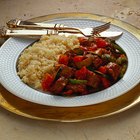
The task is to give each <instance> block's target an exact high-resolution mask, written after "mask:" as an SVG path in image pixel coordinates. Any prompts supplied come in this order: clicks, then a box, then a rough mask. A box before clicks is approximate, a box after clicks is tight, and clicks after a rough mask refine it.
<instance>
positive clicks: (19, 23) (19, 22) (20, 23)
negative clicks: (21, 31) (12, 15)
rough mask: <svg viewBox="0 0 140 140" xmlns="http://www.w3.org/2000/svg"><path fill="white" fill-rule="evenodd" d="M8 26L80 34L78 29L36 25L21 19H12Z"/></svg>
mask: <svg viewBox="0 0 140 140" xmlns="http://www.w3.org/2000/svg"><path fill="white" fill-rule="evenodd" d="M6 24H7V26H8V27H9V28H27V29H53V30H73V31H74V32H77V33H78V32H79V29H78V28H74V27H67V26H65V25H63V24H52V23H51V24H49V23H35V22H30V21H22V20H19V19H12V20H10V21H8V22H7V23H6Z"/></svg>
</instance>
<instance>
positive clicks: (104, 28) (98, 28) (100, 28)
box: [92, 22, 110, 35]
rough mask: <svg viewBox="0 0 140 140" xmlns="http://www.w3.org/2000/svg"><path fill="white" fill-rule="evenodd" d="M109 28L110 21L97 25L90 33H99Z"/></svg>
mask: <svg viewBox="0 0 140 140" xmlns="http://www.w3.org/2000/svg"><path fill="white" fill-rule="evenodd" d="M109 28H110V22H108V23H106V24H103V25H101V26H97V27H95V28H93V31H92V35H95V34H99V33H100V32H103V31H105V30H107V29H109Z"/></svg>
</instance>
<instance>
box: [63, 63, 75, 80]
mask: <svg viewBox="0 0 140 140" xmlns="http://www.w3.org/2000/svg"><path fill="white" fill-rule="evenodd" d="M74 73H75V69H74V68H71V67H68V66H66V65H63V66H62V70H61V73H60V76H63V77H65V78H71V77H72V76H73V75H74Z"/></svg>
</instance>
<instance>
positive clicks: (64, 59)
mask: <svg viewBox="0 0 140 140" xmlns="http://www.w3.org/2000/svg"><path fill="white" fill-rule="evenodd" d="M58 62H59V64H64V65H68V62H69V57H68V56H67V55H64V54H62V55H60V57H59V60H58Z"/></svg>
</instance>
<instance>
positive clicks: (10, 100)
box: [0, 13, 140, 122]
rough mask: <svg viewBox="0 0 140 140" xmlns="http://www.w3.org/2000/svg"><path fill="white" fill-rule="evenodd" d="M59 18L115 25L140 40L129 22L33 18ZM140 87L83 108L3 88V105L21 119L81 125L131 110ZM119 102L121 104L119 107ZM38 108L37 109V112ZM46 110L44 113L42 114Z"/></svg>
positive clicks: (0, 94)
mask: <svg viewBox="0 0 140 140" xmlns="http://www.w3.org/2000/svg"><path fill="white" fill-rule="evenodd" d="M59 18H86V19H92V20H97V21H103V22H111V23H112V24H113V25H116V26H119V27H121V28H123V29H125V30H127V31H128V32H131V34H133V35H134V36H135V37H136V38H138V39H139V40H140V29H139V28H137V27H135V26H133V25H131V24H128V23H126V22H123V21H120V20H118V19H114V18H111V17H106V16H103V15H95V14H91V13H59V14H51V15H45V16H40V17H36V18H33V19H30V21H34V22H43V21H48V20H52V19H59ZM139 91H140V84H138V85H137V86H136V87H134V88H133V89H132V90H130V91H129V92H127V93H126V94H124V95H122V96H119V97H117V98H115V99H112V100H110V101H107V102H103V103H100V104H95V105H90V106H83V107H69V108H65V107H52V106H44V105H39V104H35V103H31V102H29V101H25V100H23V99H20V98H18V97H16V96H15V95H13V94H11V93H9V92H8V91H7V90H6V89H5V88H4V87H3V86H2V85H0V106H1V107H3V108H5V109H6V110H8V111H10V112H12V113H15V114H17V115H19V116H24V117H27V118H31V119H37V120H50V121H59V122H78V121H85V120H90V119H96V118H101V117H107V116H110V115H113V114H117V113H120V112H122V111H125V110H127V109H130V108H131V107H133V106H134V105H136V104H138V103H139V102H140V92H139ZM118 103H119V105H118ZM35 109H36V110H35ZM41 111H42V112H41Z"/></svg>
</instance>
